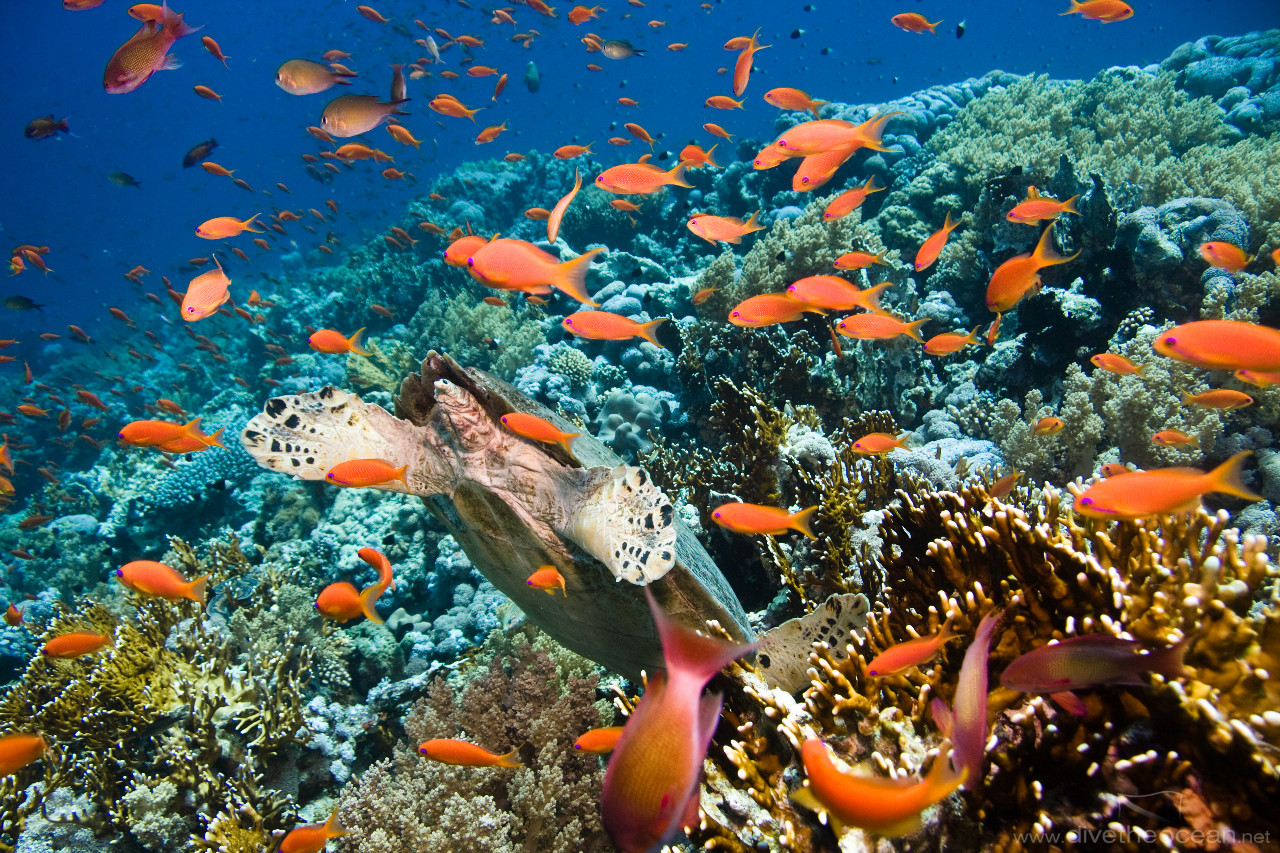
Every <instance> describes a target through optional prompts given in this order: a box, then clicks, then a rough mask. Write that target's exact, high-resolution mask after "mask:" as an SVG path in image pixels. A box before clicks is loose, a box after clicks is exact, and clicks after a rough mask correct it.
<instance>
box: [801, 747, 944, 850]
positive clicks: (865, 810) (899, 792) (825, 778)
mask: <svg viewBox="0 0 1280 853" xmlns="http://www.w3.org/2000/svg"><path fill="white" fill-rule="evenodd" d="M800 758H801V761H802V762H803V763H804V772H805V776H806V781H807V787H804V788H800V789H798V790H797V791H796V792H795V793H793V794H792V795H791V796H792V798H793V799H794V800H796V802H798V803H800V804H801V805H804V806H806V807H808V808H813V809H815V810H817V809H822V810H825V811H826V812H827V814H828V815H829V816H830V817H831V820H832V828H833V829H834V830H835V831H836V834H837V835H839V834H840V833H841V832H843V830H844V827H845V826H856V827H859V828H861V829H864V830H867V831H868V832H873V833H875V834H877V835H885V836H888V837H890V838H897V837H899V836H902V835H908V834H910V833H912V832H915V831H916V830H917V829H919V828H920V813H921V812H923V811H924V810H925V809H927V808H929V806H932V805H933V804H934V803H937V802H939V801H941V800H942V799H944V798H945V797H947V796H949V795H950V794H951V792H952V791H954V790H955V789H956V788H959V787H960V785H961V783H962V782H964V779H965V776H966V773H965V772H964V771H961V772H955V771H953V770H952V769H951V768H950V763H951V762H950V761H948V760H947V757H946V756H945V755H939V756H938V757H937V758H935V759H934V761H933V767H932V768H931V769H930V770H929V775H928V776H926V777H925V778H924V779H921V780H920V781H919V782H916V783H915V784H913V785H912V784H904V783H903V781H902V780H900V779H879V778H873V777H869V776H859V775H855V774H854V773H851V772H850V771H849V770H848V769H847V767H846V766H845V765H844V762H840V763H838V764H837V760H836V758H835V757H834V756H833V755H832V752H831V748H830V747H828V746H827V745H826V744H825V743H823V742H822V741H821V740H818V739H816V738H814V739H812V740H807V741H805V742H804V745H803V746H801V747H800Z"/></svg>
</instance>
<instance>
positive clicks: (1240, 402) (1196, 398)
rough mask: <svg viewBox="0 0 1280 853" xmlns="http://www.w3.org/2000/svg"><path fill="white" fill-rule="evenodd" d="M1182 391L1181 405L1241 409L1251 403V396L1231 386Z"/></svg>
mask: <svg viewBox="0 0 1280 853" xmlns="http://www.w3.org/2000/svg"><path fill="white" fill-rule="evenodd" d="M1181 393H1182V405H1183V406H1201V407H1202V408H1205V409H1227V410H1229V409H1242V408H1244V407H1245V406H1252V405H1253V398H1252V397H1250V396H1249V395H1248V394H1245V393H1244V392H1243V391H1236V390H1233V389H1231V388H1211V389H1209V390H1208V391H1201V392H1200V393H1199V394H1194V395H1193V394H1188V393H1187V392H1186V391H1183V392H1181Z"/></svg>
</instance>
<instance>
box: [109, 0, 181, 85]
mask: <svg viewBox="0 0 1280 853" xmlns="http://www.w3.org/2000/svg"><path fill="white" fill-rule="evenodd" d="M199 29H200V28H199V27H191V26H188V25H187V24H185V23H183V20H182V13H181V12H175V11H173V10H172V9H170V8H169V7H168V6H167V5H165V6H163V8H162V16H161V19H160V20H159V22H157V21H154V20H150V21H144V22H143V24H142V27H141V29H139V30H138V31H137V32H136V33H134V35H133V38H131V39H129V40H128V41H127V42H125V43H124V44H123V45H121V46H120V48H119V49H118V50H117V51H116V52H115V53H114V54H113V55H112V57H111V59H110V60H108V62H107V68H106V71H105V72H104V73H103V75H102V86H103V88H105V89H106V90H107V94H108V95H123V94H125V93H126V92H132V91H133V90H134V89H136V88H138V87H139V86H141V85H142V84H143V83H145V82H146V81H147V79H148V78H149V77H150V76H151V75H152V74H154V73H156V72H157V71H169V70H171V69H174V68H179V67H181V65H182V63H181V62H179V61H178V59H177V57H173V56H169V55H168V53H169V48H171V47H173V43H174V42H176V41H177V40H178V39H180V38H182V37H184V36H189V35H191V34H192V33H194V32H196V31H197V30H199Z"/></svg>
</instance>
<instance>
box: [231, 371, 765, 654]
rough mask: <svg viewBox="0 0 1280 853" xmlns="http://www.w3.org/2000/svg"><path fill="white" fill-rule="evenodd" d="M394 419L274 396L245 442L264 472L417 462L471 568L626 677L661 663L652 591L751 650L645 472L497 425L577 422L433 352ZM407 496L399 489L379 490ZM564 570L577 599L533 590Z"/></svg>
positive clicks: (320, 475) (342, 400)
mask: <svg viewBox="0 0 1280 853" xmlns="http://www.w3.org/2000/svg"><path fill="white" fill-rule="evenodd" d="M395 403H396V414H395V415H392V414H391V413H389V412H387V411H386V410H385V409H383V408H382V407H380V406H377V405H375V404H373V403H366V402H364V401H363V400H361V399H360V398H359V397H357V396H356V395H354V394H350V393H348V392H346V391H342V390H339V389H337V388H334V387H332V386H326V387H325V388H323V389H321V390H320V391H316V392H313V393H309V394H298V395H292V396H285V397H273V398H272V399H270V400H268V401H267V402H266V405H265V407H264V411H263V413H262V414H260V415H256V416H255V417H254V418H253V419H252V420H251V421H249V423H248V425H247V426H246V427H245V429H244V431H243V432H242V433H241V436H240V441H241V443H242V444H243V445H244V448H245V450H247V451H248V452H249V454H250V455H251V456H253V457H254V458H255V459H256V460H257V461H258V463H259V464H260V465H262V466H264V467H266V468H269V469H270V470H272V471H278V472H281V473H285V474H290V475H292V476H293V477H295V478H297V479H302V480H324V479H325V472H327V471H328V470H329V469H330V468H332V467H333V466H334V465H337V464H338V463H340V462H345V461H347V460H348V459H375V458H376V459H383V460H386V461H387V462H390V463H392V464H393V465H395V466H396V467H399V466H401V465H407V466H408V470H407V472H406V475H405V479H406V481H407V483H408V489H407V491H408V492H410V493H412V494H415V495H418V496H419V497H421V498H422V500H423V501H424V502H425V503H426V505H427V508H428V509H429V510H430V511H431V513H432V515H434V516H435V517H436V518H437V519H439V520H440V522H441V523H442V524H443V525H444V526H445V528H446V529H448V531H449V532H450V533H451V534H452V535H453V537H454V538H455V539H456V540H457V541H458V544H459V545H461V546H462V549H463V550H464V551H465V552H466V554H467V557H468V558H470V560H471V562H472V564H473V565H474V566H475V567H476V568H477V569H479V570H480V571H481V572H482V573H483V574H484V576H485V577H487V578H488V579H489V581H490V582H491V583H492V584H493V585H494V586H495V587H497V588H498V589H499V590H501V591H502V592H503V593H505V594H506V595H507V596H508V597H509V598H511V599H512V600H513V601H515V603H516V604H517V605H519V606H520V608H521V609H522V610H524V612H525V614H526V615H527V616H528V617H529V618H530V619H532V620H533V622H534V623H535V624H536V625H538V627H540V628H541V629H542V630H544V631H546V632H547V633H548V634H550V635H551V636H552V637H553V638H554V639H555V640H556V641H558V642H559V643H560V644H561V645H564V646H566V647H567V648H569V649H572V650H573V651H575V652H577V653H578V654H580V655H583V656H585V657H588V658H590V659H592V660H594V661H596V662H598V663H600V664H603V665H604V666H606V667H608V668H610V669H612V670H615V671H617V672H619V673H621V674H623V675H625V676H627V677H629V678H632V679H636V678H637V677H638V676H639V674H640V671H641V670H642V669H645V670H648V671H650V672H652V671H653V670H654V669H655V668H657V667H661V666H662V647H661V644H660V643H659V641H658V635H657V630H656V628H655V627H654V624H653V618H652V616H651V615H650V613H649V608H648V605H647V603H646V601H645V596H644V592H643V590H642V589H641V587H642V586H648V587H649V588H650V589H652V590H653V593H654V596H655V597H656V599H657V601H658V603H659V604H660V605H661V606H662V608H663V610H665V611H666V612H667V613H669V614H671V615H672V617H673V618H674V619H676V620H677V621H679V622H680V623H682V624H685V625H688V626H690V627H693V628H697V629H705V627H706V625H705V623H706V620H708V619H715V620H717V621H719V623H720V625H721V626H722V627H723V628H724V629H725V630H726V631H728V632H729V633H730V634H731V635H732V636H733V638H734V639H735V640H738V641H740V642H748V641H750V640H752V639H753V637H752V633H751V629H750V627H749V626H748V623H747V618H746V614H745V613H744V612H743V610H742V605H741V604H740V603H739V602H738V598H737V596H736V595H735V594H734V592H733V590H732V588H730V586H729V583H728V581H726V580H725V578H724V575H722V574H721V573H720V570H719V569H718V568H717V567H716V565H715V563H714V562H712V560H711V558H710V556H708V554H707V552H706V551H705V550H704V549H703V548H702V545H701V544H700V543H699V542H698V540H697V538H696V537H695V536H694V535H693V533H692V532H691V531H690V530H689V529H688V528H686V527H685V526H684V525H683V524H682V523H681V522H680V520H679V519H678V518H676V516H675V512H674V510H673V508H672V506H671V501H670V500H668V498H667V496H666V495H664V494H663V493H662V491H661V490H660V489H658V487H657V486H655V485H654V483H653V481H652V480H651V479H650V478H649V475H648V473H647V472H646V471H645V470H644V469H642V468H636V467H633V466H629V465H626V464H624V463H623V462H622V460H621V459H619V458H618V457H617V456H616V455H615V454H614V453H613V452H612V451H611V450H609V449H608V448H607V447H605V446H604V445H603V444H601V443H600V442H599V441H597V440H596V439H595V438H593V437H592V436H590V435H586V434H583V435H580V436H579V437H578V438H576V439H574V444H573V455H572V456H571V455H570V454H568V453H567V452H566V451H565V450H564V449H563V448H560V447H558V446H555V445H551V446H544V445H541V444H538V443H536V442H533V441H530V440H528V439H524V438H521V437H519V436H517V435H515V434H514V433H512V432H510V431H509V430H507V429H506V428H504V427H503V426H502V424H501V423H500V420H499V419H500V418H501V417H502V416H503V415H505V414H508V413H509V412H513V411H520V412H527V413H529V414H533V415H537V416H538V417H540V418H544V419H545V420H548V421H550V422H551V423H553V424H555V425H556V427H557V428H559V429H561V430H565V431H574V426H573V425H572V424H570V423H569V422H568V421H566V420H564V419H563V418H561V417H560V416H559V415H556V414H555V413H554V412H552V411H550V410H549V409H547V408H546V407H544V406H542V405H541V404H539V403H537V402H536V401H534V400H532V399H530V398H529V397H527V396H525V395H524V394H522V393H521V392H520V391H518V390H517V389H516V388H514V387H512V386H511V385H509V384H507V383H506V382H503V381H502V380H500V379H497V378H496V377H493V376H491V375H489V374H487V373H485V372H483V371H481V370H477V369H475V368H463V367H461V366H459V365H458V364H457V362H455V361H454V360H453V359H451V358H449V357H448V356H447V355H441V354H439V353H436V352H434V351H432V352H431V353H429V354H428V355H427V357H426V359H425V360H424V361H423V362H422V367H421V372H420V373H418V374H411V375H409V376H408V377H406V378H405V379H404V381H403V382H402V383H401V385H400V393H399V395H398V396H397V397H396V399H395ZM375 488H379V489H384V490H388V491H401V492H403V491H406V489H405V488H404V487H403V486H402V485H401V484H400V483H399V482H398V481H393V482H392V483H390V484H387V485H382V486H377V487H375ZM543 565H553V566H555V567H556V568H557V569H559V570H560V573H561V574H562V575H564V577H565V582H566V585H567V588H568V594H567V595H563V596H562V595H559V594H557V595H554V596H549V595H547V594H546V593H545V592H543V591H542V590H538V589H534V588H533V587H531V586H529V585H528V584H527V583H526V580H527V579H528V577H529V575H531V574H533V572H534V571H536V570H537V569H538V568H539V567H540V566H543Z"/></svg>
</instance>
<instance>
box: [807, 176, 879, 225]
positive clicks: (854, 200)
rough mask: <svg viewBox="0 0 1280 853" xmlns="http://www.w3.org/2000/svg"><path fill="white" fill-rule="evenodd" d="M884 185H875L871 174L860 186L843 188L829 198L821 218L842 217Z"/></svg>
mask: <svg viewBox="0 0 1280 853" xmlns="http://www.w3.org/2000/svg"><path fill="white" fill-rule="evenodd" d="M883 189H885V187H881V186H877V185H876V176H875V175H872V176H871V177H869V178H867V182H866V183H865V184H863V185H862V186H860V187H854V188H853V189H851V190H845V191H844V192H842V193H840V195H838V196H836V197H835V198H833V199H832V200H831V203H830V204H828V205H827V209H826V210H824V211H823V212H822V219H823V221H825V222H834V221H836V220H837V219H843V218H844V217H846V216H848V215H849V214H850V213H853V212H854V211H855V210H857V209H858V208H859V207H860V206H861V205H862V203H863V202H864V201H866V200H867V196H869V195H871V194H872V193H878V192H880V191H881V190H883Z"/></svg>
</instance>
